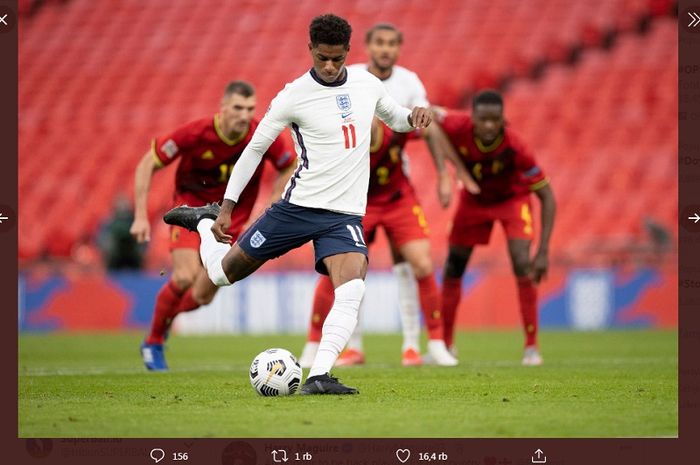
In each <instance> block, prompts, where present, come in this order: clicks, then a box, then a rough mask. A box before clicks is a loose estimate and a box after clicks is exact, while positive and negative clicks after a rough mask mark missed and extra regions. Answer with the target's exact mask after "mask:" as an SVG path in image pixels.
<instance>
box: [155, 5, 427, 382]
mask: <svg viewBox="0 0 700 465" xmlns="http://www.w3.org/2000/svg"><path fill="white" fill-rule="evenodd" d="M350 34H351V28H350V25H349V24H348V23H347V21H345V20H344V19H343V18H340V17H338V16H335V15H332V14H328V15H323V16H318V17H316V18H314V19H313V20H312V21H311V25H310V26H309V36H310V42H309V52H310V54H311V58H312V60H313V67H312V68H311V70H310V71H309V72H307V73H305V74H304V75H302V76H301V77H299V78H298V79H296V80H295V81H293V82H291V83H290V84H287V85H286V86H285V88H284V90H282V91H281V92H280V93H279V94H277V96H276V97H275V98H274V99H273V101H272V103H271V104H270V108H269V109H268V111H267V114H266V115H265V117H264V118H263V119H262V120H261V121H260V124H259V125H258V127H257V129H256V131H255V134H253V138H252V139H251V141H250V142H249V143H248V146H247V147H246V149H245V151H244V152H243V154H242V155H241V157H240V159H239V161H238V163H237V164H236V167H235V168H234V170H233V173H232V175H231V178H230V179H229V183H228V186H227V188H226V193H225V195H224V201H223V204H222V206H221V207H219V206H218V205H217V204H211V205H208V206H206V207H194V208H192V207H187V206H182V207H177V208H175V209H173V210H171V211H170V212H168V213H167V214H166V215H165V216H164V218H163V219H164V220H165V222H166V223H168V224H176V225H179V226H183V227H186V228H188V229H189V230H197V231H198V232H199V234H200V237H201V248H200V253H201V255H202V262H203V263H204V265H205V268H206V269H207V273H208V274H209V277H210V278H211V280H212V282H214V283H215V284H217V285H218V286H227V285H230V284H232V283H234V282H236V281H240V280H241V279H243V278H245V277H247V276H248V275H250V274H251V273H253V272H254V271H255V270H257V269H258V268H259V267H260V266H261V265H262V264H263V263H265V262H266V261H267V260H269V259H272V258H276V257H278V256H280V255H283V254H284V253H286V252H288V251H290V250H292V249H294V248H297V247H299V246H301V245H303V244H305V243H306V242H308V241H313V243H314V252H315V258H316V270H317V271H318V272H319V273H322V274H327V275H329V276H330V279H331V281H332V283H333V286H334V288H335V301H334V304H333V307H332V309H331V311H330V313H329V314H328V318H327V319H326V322H325V324H324V326H323V337H322V338H321V342H320V344H319V348H318V352H317V354H316V357H315V359H314V362H313V365H312V366H311V370H310V372H309V376H308V378H307V379H306V382H305V383H304V384H303V385H302V387H301V394H356V393H357V392H358V390H357V389H355V388H351V387H348V386H345V385H343V384H342V383H340V382H339V381H338V379H337V378H334V377H332V376H331V375H330V370H331V367H332V366H333V364H334V363H335V361H336V359H337V358H338V355H339V354H340V351H341V350H343V348H344V347H345V345H346V344H347V342H348V339H349V338H350V334H351V333H352V331H353V329H354V328H355V325H356V324H357V312H358V309H359V307H360V302H361V301H362V297H363V296H364V292H365V285H364V278H365V274H366V271H367V246H366V245H365V242H364V235H363V230H362V215H364V213H365V207H366V203H367V187H368V184H369V143H370V132H371V125H372V119H373V117H374V115H375V114H376V115H377V116H378V117H379V118H380V119H382V120H383V121H384V122H385V123H386V124H387V125H389V127H391V128H392V129H393V130H394V131H397V132H409V131H411V130H413V129H414V128H424V127H427V126H428V125H429V124H430V121H431V113H430V110H428V109H427V108H422V107H415V108H413V110H409V109H407V108H405V107H402V106H400V105H399V104H397V103H396V101H394V100H393V99H392V98H391V97H389V94H388V93H387V91H386V89H385V88H384V86H383V85H382V83H381V81H379V79H377V78H376V77H374V76H373V75H371V74H370V73H368V72H367V71H364V70H357V69H356V70H348V69H346V67H345V59H346V57H347V54H348V51H349V49H350ZM286 126H289V127H291V129H292V133H293V138H294V145H295V149H296V152H297V154H298V155H299V158H298V160H297V169H296V170H295V172H294V175H293V176H292V178H291V179H290V180H289V182H288V183H287V185H286V187H285V191H284V194H283V196H282V199H281V200H280V201H278V202H276V203H274V204H273V205H272V206H271V207H270V208H269V209H268V210H267V211H266V212H265V213H264V214H263V215H262V216H261V217H260V218H259V219H258V220H257V221H256V222H255V223H254V224H253V225H252V226H251V227H250V228H249V229H248V230H247V231H246V232H244V233H243V235H242V236H240V237H239V240H238V242H236V243H235V244H233V246H231V245H230V241H231V236H229V235H227V234H226V232H225V231H226V230H227V228H228V222H229V221H230V217H231V211H232V210H233V208H234V207H235V205H236V201H237V200H238V198H239V195H240V193H241V191H242V190H243V189H244V188H245V186H246V184H247V183H248V180H249V179H250V177H251V176H252V174H253V173H254V172H255V170H256V168H257V166H258V164H259V163H260V160H261V159H262V155H263V154H264V153H265V151H266V149H267V147H268V146H269V145H270V144H271V143H272V141H274V140H275V138H276V137H277V135H278V134H279V133H280V132H281V131H282V130H283V129H284V128H285V127H286Z"/></svg>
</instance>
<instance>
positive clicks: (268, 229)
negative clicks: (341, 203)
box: [238, 200, 367, 275]
mask: <svg viewBox="0 0 700 465" xmlns="http://www.w3.org/2000/svg"><path fill="white" fill-rule="evenodd" d="M309 241H313V242H314V255H315V260H316V271H318V272H319V273H321V274H325V275H327V274H328V270H327V269H326V265H324V264H323V259H324V258H326V257H330V256H331V255H337V254H341V253H347V252H358V253H361V254H364V255H365V257H367V245H366V244H365V239H364V231H363V229H362V217H361V216H357V215H347V214H345V213H337V212H333V211H330V210H323V209H321V208H309V207H301V206H299V205H294V204H291V203H289V202H287V201H286V200H279V201H277V202H275V203H274V204H272V206H271V207H270V208H268V209H267V210H266V211H265V213H264V214H263V215H262V216H261V217H260V218H258V220H257V221H256V222H255V223H253V225H252V226H251V227H250V228H248V230H246V231H245V232H244V233H243V234H242V235H241V236H240V237H239V238H238V246H239V247H240V248H241V249H243V251H244V252H245V253H247V254H248V255H250V256H251V257H253V258H256V259H258V260H270V259H273V258H277V257H279V256H280V255H284V254H285V253H287V252H289V251H290V250H292V249H296V248H297V247H300V246H302V245H304V244H306V243H307V242H309Z"/></svg>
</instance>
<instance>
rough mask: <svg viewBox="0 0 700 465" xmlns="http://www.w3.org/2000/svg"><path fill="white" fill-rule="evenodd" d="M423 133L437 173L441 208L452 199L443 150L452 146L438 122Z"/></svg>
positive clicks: (450, 183) (450, 182) (450, 180)
mask: <svg viewBox="0 0 700 465" xmlns="http://www.w3.org/2000/svg"><path fill="white" fill-rule="evenodd" d="M423 134H424V138H425V142H426V143H427V144H428V149H429V150H430V155H431V156H432V159H433V164H434V165H435V170H436V171H437V173H438V184H437V194H438V200H439V201H440V205H442V207H443V208H447V207H448V206H449V205H450V201H451V199H452V179H451V178H450V173H449V172H448V171H447V167H446V166H445V152H446V151H450V150H452V146H451V144H450V141H449V140H448V139H447V136H446V135H445V133H444V131H443V130H442V128H440V126H439V125H438V124H431V125H430V126H428V127H427V128H425V130H424V131H423Z"/></svg>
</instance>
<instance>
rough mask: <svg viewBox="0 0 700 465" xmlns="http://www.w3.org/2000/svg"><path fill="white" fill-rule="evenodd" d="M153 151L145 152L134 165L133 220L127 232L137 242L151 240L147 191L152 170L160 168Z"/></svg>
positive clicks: (149, 186)
mask: <svg viewBox="0 0 700 465" xmlns="http://www.w3.org/2000/svg"><path fill="white" fill-rule="evenodd" d="M160 167H161V166H160V165H159V164H158V163H157V162H156V159H155V157H154V155H153V152H151V151H149V152H147V153H146V154H145V155H144V156H143V158H141V161H140V162H139V164H138V165H137V166H136V173H135V175H134V222H133V223H132V224H131V229H130V230H129V232H130V233H131V235H132V236H133V237H134V239H136V241H137V242H138V243H142V242H148V241H150V240H151V223H150V222H149V221H148V191H149V190H150V188H151V178H152V177H153V172H154V171H156V170H158V169H160Z"/></svg>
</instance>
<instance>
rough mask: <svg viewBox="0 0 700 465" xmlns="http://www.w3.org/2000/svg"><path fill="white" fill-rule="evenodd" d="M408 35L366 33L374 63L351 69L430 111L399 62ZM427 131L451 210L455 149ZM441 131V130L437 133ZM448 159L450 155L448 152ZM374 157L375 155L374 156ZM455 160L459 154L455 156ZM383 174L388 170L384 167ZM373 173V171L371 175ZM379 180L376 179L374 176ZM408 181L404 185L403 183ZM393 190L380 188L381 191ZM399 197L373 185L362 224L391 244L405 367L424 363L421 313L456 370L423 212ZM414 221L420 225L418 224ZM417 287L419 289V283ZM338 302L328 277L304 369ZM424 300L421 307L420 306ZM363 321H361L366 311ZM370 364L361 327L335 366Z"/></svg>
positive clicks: (435, 349) (383, 27) (377, 28)
mask: <svg viewBox="0 0 700 465" xmlns="http://www.w3.org/2000/svg"><path fill="white" fill-rule="evenodd" d="M402 42H403V35H402V33H401V31H400V30H399V29H398V28H397V27H396V26H394V25H392V24H388V23H379V24H375V25H374V26H372V27H371V28H370V29H369V30H368V31H367V33H366V35H365V45H366V51H367V55H368V56H369V58H370V61H369V63H358V64H354V65H350V66H349V67H348V68H349V69H363V70H367V71H369V72H370V73H372V74H373V75H375V76H376V77H378V78H379V79H380V80H381V81H382V83H383V84H384V86H385V87H386V89H387V92H388V93H389V95H390V96H391V97H392V98H394V99H395V100H396V102H397V103H398V104H399V105H402V106H404V107H406V108H413V107H414V106H421V107H428V106H429V105H430V104H429V103H428V99H427V96H426V91H425V87H424V86H423V83H422V82H421V80H420V78H419V77H418V76H417V75H416V73H414V72H413V71H410V70H408V69H406V68H404V67H402V66H399V65H397V64H396V61H397V60H398V57H399V52H400V48H401V44H402ZM428 129H429V130H426V131H424V134H423V136H424V137H425V138H426V139H427V141H428V145H429V147H430V149H431V154H432V156H433V160H434V162H435V166H436V169H437V171H438V196H439V198H440V202H441V204H442V205H443V206H444V207H447V206H448V204H449V201H450V196H451V192H452V186H451V180H450V176H449V173H448V171H447V169H445V164H444V155H443V153H442V152H443V151H449V150H453V149H452V147H451V146H450V144H449V141H448V139H447V137H446V136H445V135H444V133H443V132H442V131H440V130H439V128H437V127H434V126H430V128H428ZM436 129H437V130H436ZM445 155H449V154H445ZM373 156H374V155H373ZM454 156H455V157H456V154H455V155H454ZM400 157H401V159H400V160H398V161H399V162H402V163H403V164H404V172H407V171H408V169H407V166H406V165H407V162H408V158H407V157H406V156H405V154H403V153H401V154H400ZM378 170H386V168H385V167H383V166H380V167H379V168H378ZM372 174H374V173H372ZM371 179H372V181H370V182H374V181H376V180H375V178H374V177H373V178H371ZM394 180H399V178H398V177H392V178H391V179H383V183H382V179H381V177H380V178H379V183H380V184H386V183H392V182H393V181H394ZM404 182H405V181H404ZM388 187H391V186H389V185H383V186H381V188H382V189H385V190H386V188H388ZM394 190H395V195H394V196H392V198H391V199H389V200H388V201H387V199H384V198H376V196H372V195H371V193H372V184H370V197H369V200H368V201H369V205H370V206H371V207H372V208H370V209H368V211H367V215H366V216H365V218H364V220H363V224H364V225H365V229H366V231H365V232H366V233H368V234H369V236H368V240H369V242H371V241H372V238H373V237H372V236H373V233H374V232H375V229H376V226H375V227H372V226H371V225H375V224H376V225H381V226H383V228H384V230H385V232H386V234H387V237H388V239H389V244H390V246H391V252H392V257H393V261H394V267H393V270H394V273H395V274H396V276H397V279H398V290H399V314H400V316H401V327H402V330H403V345H402V360H401V363H402V364H403V365H404V366H415V365H420V364H422V359H421V356H420V347H419V337H420V319H419V314H420V311H421V310H422V311H423V319H424V322H425V325H426V327H427V330H428V339H429V342H428V353H429V356H430V357H429V358H430V359H431V360H432V361H433V362H434V363H437V364H439V365H445V366H453V365H456V364H457V360H456V359H455V358H454V356H453V355H452V354H450V353H449V352H447V350H446V349H445V348H444V347H445V346H444V342H443V331H442V329H443V322H442V317H441V315H440V310H439V309H440V303H439V298H440V297H439V290H438V286H437V283H436V281H435V277H434V270H433V261H432V257H431V254H430V242H429V239H428V234H429V233H428V227H427V223H426V221H425V216H424V214H423V210H422V208H421V206H420V204H419V202H418V200H417V198H416V196H415V195H414V191H413V189H412V188H407V186H403V187H402V186H400V185H397V186H395V189H394ZM375 217H378V218H375ZM414 223H415V224H414ZM416 284H418V285H416ZM332 301H333V288H332V286H331V285H330V283H328V281H327V280H326V279H325V278H323V277H322V278H321V279H320V280H319V282H318V285H317V287H316V292H315V295H314V304H313V311H312V315H311V324H310V328H309V334H308V340H307V343H306V345H305V346H304V350H303V351H302V355H301V357H300V359H299V361H300V363H301V366H302V367H303V366H310V364H311V363H312V362H313V358H314V355H315V353H316V349H317V347H318V344H319V341H320V338H321V331H322V325H323V319H324V317H325V312H327V311H328V308H329V306H330V304H331V302H332ZM419 302H420V305H419ZM359 316H360V318H359V320H360V321H361V317H362V312H361V313H360V315H359ZM364 362H365V356H364V351H363V347H362V330H361V324H359V323H358V325H357V326H356V327H355V331H354V332H353V334H352V337H351V338H350V341H349V342H348V347H347V349H346V350H345V351H344V352H343V353H342V354H341V355H340V357H339V358H338V361H337V362H336V366H347V365H360V364H363V363H364Z"/></svg>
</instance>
